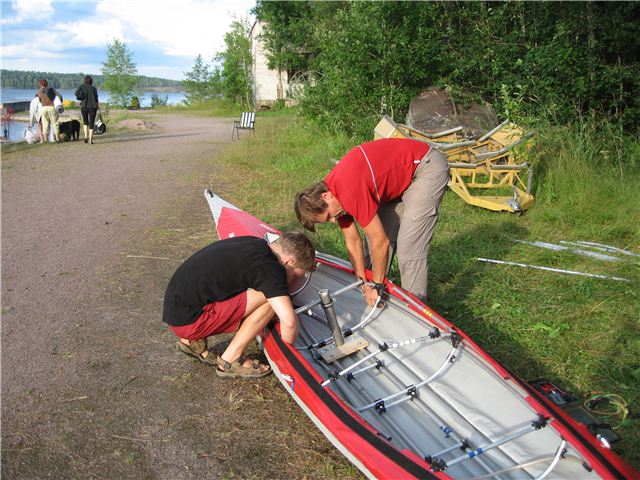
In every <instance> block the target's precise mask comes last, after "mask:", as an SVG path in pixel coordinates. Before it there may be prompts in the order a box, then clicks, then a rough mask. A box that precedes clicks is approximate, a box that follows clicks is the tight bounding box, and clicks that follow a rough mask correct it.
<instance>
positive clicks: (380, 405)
mask: <svg viewBox="0 0 640 480" xmlns="http://www.w3.org/2000/svg"><path fill="white" fill-rule="evenodd" d="M373 406H374V408H375V409H376V412H378V413H379V414H380V415H382V414H383V413H386V411H387V408H386V407H385V406H384V400H378V401H377V402H376V403H375V404H374V405H373Z"/></svg>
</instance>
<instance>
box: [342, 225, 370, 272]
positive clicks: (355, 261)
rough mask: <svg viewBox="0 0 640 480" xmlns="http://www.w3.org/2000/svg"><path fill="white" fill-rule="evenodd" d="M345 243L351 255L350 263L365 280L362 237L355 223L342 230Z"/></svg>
mask: <svg viewBox="0 0 640 480" xmlns="http://www.w3.org/2000/svg"><path fill="white" fill-rule="evenodd" d="M341 231H342V235H343V236H344V243H345V245H346V247H347V253H348V254H349V261H350V262H351V266H352V267H353V271H354V272H355V274H356V276H357V277H358V278H362V279H364V278H365V265H364V253H362V237H360V232H358V228H357V227H356V224H355V222H353V223H352V224H351V225H349V226H348V227H346V228H342V229H341Z"/></svg>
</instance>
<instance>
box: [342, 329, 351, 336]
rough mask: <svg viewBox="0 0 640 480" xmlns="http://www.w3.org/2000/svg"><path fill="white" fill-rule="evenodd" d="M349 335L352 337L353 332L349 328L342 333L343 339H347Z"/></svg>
mask: <svg viewBox="0 0 640 480" xmlns="http://www.w3.org/2000/svg"><path fill="white" fill-rule="evenodd" d="M349 335H353V330H351V329H350V328H347V329H346V330H345V331H343V332H342V336H343V337H348V336H349Z"/></svg>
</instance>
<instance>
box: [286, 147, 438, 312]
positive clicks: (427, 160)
mask: <svg viewBox="0 0 640 480" xmlns="http://www.w3.org/2000/svg"><path fill="white" fill-rule="evenodd" d="M448 180H449V164H448V162H447V159H446V157H445V156H444V155H443V154H442V153H440V152H438V151H437V150H435V149H434V148H433V147H431V146H430V145H428V144H427V143H424V142H420V141H418V140H410V139H400V138H393V139H391V138H389V139H382V140H376V141H374V142H369V143H364V144H362V145H359V146H357V147H355V148H353V149H352V150H350V151H349V152H348V153H347V154H346V155H345V156H344V157H343V158H342V160H341V161H340V162H339V163H338V165H336V167H334V168H333V170H331V172H329V174H328V175H327V176H326V177H325V179H324V181H322V182H320V183H317V184H315V185H312V186H310V187H308V188H307V189H305V190H303V191H301V192H299V193H298V194H297V195H296V201H295V212H296V216H297V217H298V221H299V222H300V223H301V224H302V225H303V226H304V227H305V228H306V229H307V230H310V231H312V232H313V231H315V224H316V223H324V222H335V223H338V225H339V226H340V229H341V231H342V234H343V236H344V239H345V244H346V247H347V252H348V254H349V260H350V261H351V265H352V266H353V269H354V271H355V273H356V275H357V276H358V277H360V278H363V279H364V278H365V267H366V266H367V261H366V260H365V252H363V244H362V238H361V237H360V234H359V232H358V229H357V227H356V222H357V223H358V224H359V225H360V227H361V228H362V230H363V231H364V233H365V236H366V239H367V244H368V249H369V251H370V258H371V270H372V280H373V282H374V283H375V284H376V287H380V284H382V283H383V281H384V277H385V276H386V274H387V272H388V269H389V265H390V263H391V257H392V255H393V249H395V248H396V247H397V255H398V265H399V267H400V277H401V281H402V286H403V288H404V289H405V290H408V291H409V292H411V293H413V294H414V295H415V296H417V297H418V298H419V299H421V300H422V301H426V299H427V276H428V264H427V256H428V253H429V246H430V244H431V237H432V236H433V232H434V230H435V226H436V222H437V220H438V209H439V207H440V202H441V201H442V197H443V195H444V192H445V189H446V187H447V182H448ZM390 247H391V252H390ZM378 289H379V288H378ZM364 295H365V298H366V300H367V303H368V304H369V305H373V304H374V303H375V301H376V298H377V291H376V288H374V287H367V286H365V288H364Z"/></svg>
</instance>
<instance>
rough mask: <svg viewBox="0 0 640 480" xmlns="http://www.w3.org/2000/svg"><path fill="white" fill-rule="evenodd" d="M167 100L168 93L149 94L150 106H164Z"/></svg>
mask: <svg viewBox="0 0 640 480" xmlns="http://www.w3.org/2000/svg"><path fill="white" fill-rule="evenodd" d="M168 102H169V96H168V95H159V94H157V93H154V94H153V95H151V108H156V107H165V106H166V105H167V103H168Z"/></svg>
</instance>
